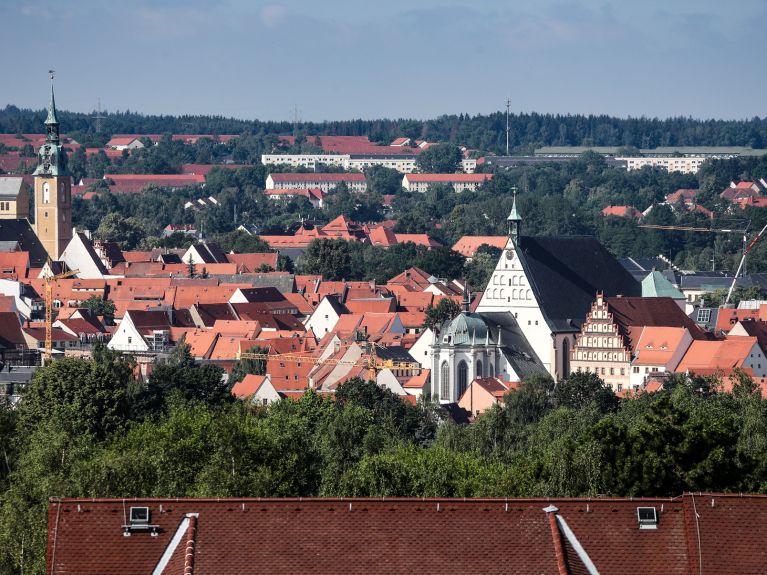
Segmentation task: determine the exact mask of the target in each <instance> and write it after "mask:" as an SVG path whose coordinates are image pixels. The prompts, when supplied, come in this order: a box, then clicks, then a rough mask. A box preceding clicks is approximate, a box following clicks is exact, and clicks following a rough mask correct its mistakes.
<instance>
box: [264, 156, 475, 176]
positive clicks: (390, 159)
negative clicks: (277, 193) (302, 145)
mask: <svg viewBox="0 0 767 575" xmlns="http://www.w3.org/2000/svg"><path fill="white" fill-rule="evenodd" d="M415 160H416V156H415V155H414V154H398V153H396V152H392V153H388V154H263V155H262V156H261V163H262V164H264V165H265V166H267V165H280V164H284V165H287V166H291V167H293V168H306V169H309V170H314V169H316V168H317V167H318V166H321V165H328V166H338V167H339V168H343V169H344V170H360V171H362V170H364V169H365V168H371V167H373V166H382V167H384V168H390V169H392V170H397V171H398V172H399V173H401V174H411V173H413V172H415V171H416V161H415ZM476 168H477V160H475V159H473V158H465V159H463V160H461V169H462V170H463V171H464V172H465V173H467V174H472V173H474V170H476Z"/></svg>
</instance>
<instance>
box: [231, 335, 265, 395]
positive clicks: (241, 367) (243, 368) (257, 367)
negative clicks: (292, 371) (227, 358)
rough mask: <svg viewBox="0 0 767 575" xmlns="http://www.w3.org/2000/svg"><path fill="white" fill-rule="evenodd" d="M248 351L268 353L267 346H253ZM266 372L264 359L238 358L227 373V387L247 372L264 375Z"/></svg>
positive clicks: (239, 379)
mask: <svg viewBox="0 0 767 575" xmlns="http://www.w3.org/2000/svg"><path fill="white" fill-rule="evenodd" d="M247 352H248V353H258V354H268V353H269V348H268V347H261V346H258V345H257V346H254V347H251V348H249V349H248V350H247ZM265 373H266V360H265V359H249V358H246V359H240V360H239V361H238V362H237V363H235V364H234V367H233V368H232V373H231V374H229V380H228V381H229V388H230V389H231V388H232V386H233V385H234V384H235V383H237V382H240V381H242V380H243V378H244V377H245V376H246V375H248V374H253V375H264V374H265Z"/></svg>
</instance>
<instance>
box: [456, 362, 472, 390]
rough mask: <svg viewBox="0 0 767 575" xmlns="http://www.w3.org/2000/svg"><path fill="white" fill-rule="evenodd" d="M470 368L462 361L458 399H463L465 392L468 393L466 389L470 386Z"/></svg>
mask: <svg viewBox="0 0 767 575" xmlns="http://www.w3.org/2000/svg"><path fill="white" fill-rule="evenodd" d="M468 380H469V366H467V365H466V362H465V361H463V360H461V362H460V363H459V364H458V397H461V396H462V395H463V392H464V391H466V388H467V387H468V384H469V381H468Z"/></svg>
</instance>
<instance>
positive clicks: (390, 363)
mask: <svg viewBox="0 0 767 575" xmlns="http://www.w3.org/2000/svg"><path fill="white" fill-rule="evenodd" d="M366 343H369V344H370V352H369V353H368V354H367V355H366V356H365V357H363V358H360V359H364V361H365V364H366V365H367V368H368V379H370V380H371V381H375V380H376V377H377V375H378V372H379V371H380V370H382V369H402V370H407V371H414V372H420V371H421V370H422V369H423V368H422V367H421V366H420V364H419V363H417V362H415V361H395V360H393V359H380V358H379V357H378V356H377V355H376V352H375V350H376V348H382V349H386V348H385V347H384V346H381V345H378V344H377V343H373V342H366ZM240 359H260V360H264V361H269V360H270V359H271V360H279V361H287V362H292V363H300V362H306V361H317V359H318V358H315V357H312V356H307V355H299V354H295V353H283V354H269V353H251V352H248V351H246V352H243V353H241V354H240ZM319 363H320V364H328V365H348V366H349V367H352V366H355V365H357V364H358V363H359V359H358V360H356V361H354V360H348V359H333V358H329V359H322V360H319Z"/></svg>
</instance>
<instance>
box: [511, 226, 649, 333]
mask: <svg viewBox="0 0 767 575" xmlns="http://www.w3.org/2000/svg"><path fill="white" fill-rule="evenodd" d="M520 247H521V249H520V250H518V255H519V257H520V261H521V262H522V266H523V268H524V270H525V274H526V275H527V277H528V278H529V281H530V285H531V287H532V289H533V291H534V293H535V297H536V299H537V300H538V302H539V304H540V307H541V311H542V312H543V316H544V317H545V318H546V322H547V323H548V324H549V327H550V329H551V330H552V331H553V332H563V331H579V330H580V326H581V324H582V323H583V321H584V320H585V319H586V314H588V312H589V310H590V309H591V304H592V302H593V301H594V298H595V296H596V294H597V292H602V293H604V295H605V297H609V296H615V295H624V296H640V295H642V288H641V286H640V284H639V283H638V282H637V281H636V280H635V279H634V278H633V277H631V274H629V273H628V272H627V271H626V269H625V268H624V267H623V266H622V265H620V263H618V261H617V260H616V259H615V258H614V257H613V256H612V255H611V254H610V252H608V251H607V250H606V249H605V247H604V246H603V245H602V244H601V243H599V241H597V239H596V238H593V237H586V236H556V237H522V238H520Z"/></svg>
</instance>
